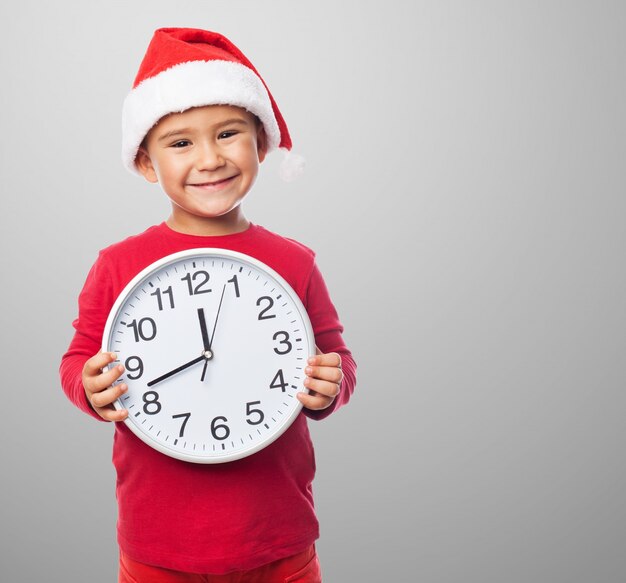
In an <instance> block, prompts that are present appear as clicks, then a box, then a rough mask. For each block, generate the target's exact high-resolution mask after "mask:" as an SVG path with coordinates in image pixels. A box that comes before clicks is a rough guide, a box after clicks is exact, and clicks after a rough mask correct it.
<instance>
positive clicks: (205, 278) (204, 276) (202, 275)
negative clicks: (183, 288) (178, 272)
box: [180, 271, 212, 296]
mask: <svg viewBox="0 0 626 583" xmlns="http://www.w3.org/2000/svg"><path fill="white" fill-rule="evenodd" d="M180 279H181V281H186V282H187V288H188V291H189V295H190V296H194V295H196V294H208V293H209V292H210V291H212V290H211V289H210V288H208V289H202V288H203V287H204V286H205V285H206V284H207V283H208V282H209V274H208V273H207V272H206V271H195V272H194V273H193V275H192V274H191V273H188V274H187V275H185V277H181V278H180ZM196 279H200V281H199V282H198V284H197V285H196V287H193V285H192V283H191V282H192V281H193V282H195V281H196Z"/></svg>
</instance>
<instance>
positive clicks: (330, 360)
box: [307, 352, 341, 368]
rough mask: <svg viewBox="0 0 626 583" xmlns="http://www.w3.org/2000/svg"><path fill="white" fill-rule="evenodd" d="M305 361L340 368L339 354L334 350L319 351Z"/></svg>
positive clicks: (314, 364) (315, 364)
mask: <svg viewBox="0 0 626 583" xmlns="http://www.w3.org/2000/svg"><path fill="white" fill-rule="evenodd" d="M307 362H308V364H310V365H313V366H332V367H335V368H341V356H340V355H339V354H337V353H336V352H329V353H328V354H321V353H319V354H318V355H317V356H311V357H310V358H309V359H308V360H307Z"/></svg>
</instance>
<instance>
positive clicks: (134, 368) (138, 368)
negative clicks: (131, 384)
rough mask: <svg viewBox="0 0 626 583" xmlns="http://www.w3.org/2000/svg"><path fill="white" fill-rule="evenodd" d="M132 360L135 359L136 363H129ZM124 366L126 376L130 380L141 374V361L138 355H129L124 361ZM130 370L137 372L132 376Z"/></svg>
mask: <svg viewBox="0 0 626 583" xmlns="http://www.w3.org/2000/svg"><path fill="white" fill-rule="evenodd" d="M132 361H136V362H137V365H136V366H133V365H132V364H131V362H132ZM124 367H125V368H126V370H127V371H128V375H127V376H128V378H129V379H130V380H132V381H134V380H137V379H138V378H140V377H141V375H142V374H143V361H142V360H141V358H139V357H138V356H129V357H128V358H127V359H126V362H125V363H124ZM131 372H136V373H137V374H136V375H135V376H133V375H132V374H130V373H131Z"/></svg>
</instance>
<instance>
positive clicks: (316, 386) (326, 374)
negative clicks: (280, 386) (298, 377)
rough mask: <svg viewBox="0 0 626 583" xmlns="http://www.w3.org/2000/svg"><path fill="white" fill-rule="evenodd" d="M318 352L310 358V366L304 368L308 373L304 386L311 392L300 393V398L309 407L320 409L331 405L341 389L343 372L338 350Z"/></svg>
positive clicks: (315, 409)
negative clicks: (326, 352)
mask: <svg viewBox="0 0 626 583" xmlns="http://www.w3.org/2000/svg"><path fill="white" fill-rule="evenodd" d="M317 352H318V354H317V355H316V356H312V357H311V358H309V359H308V361H307V362H308V366H307V367H306V368H305V369H304V372H305V374H306V375H307V376H306V378H305V379H304V386H305V387H306V388H307V389H309V394H308V395H307V394H306V393H298V395H297V396H298V400H299V401H300V402H301V403H302V404H303V405H304V406H305V407H306V408H307V409H312V410H314V411H320V410H322V409H326V408H328V407H330V406H331V405H332V403H333V401H334V400H335V397H336V396H337V395H338V394H339V391H340V390H341V381H342V380H343V372H342V370H341V356H339V355H338V354H337V353H336V352H329V353H328V354H321V353H320V351H319V349H318V351H317Z"/></svg>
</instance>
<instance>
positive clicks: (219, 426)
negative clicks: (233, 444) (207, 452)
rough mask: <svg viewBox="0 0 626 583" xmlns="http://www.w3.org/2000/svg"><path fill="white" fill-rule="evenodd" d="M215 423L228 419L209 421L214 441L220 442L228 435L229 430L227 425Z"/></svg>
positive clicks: (219, 418) (218, 418)
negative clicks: (219, 433)
mask: <svg viewBox="0 0 626 583" xmlns="http://www.w3.org/2000/svg"><path fill="white" fill-rule="evenodd" d="M217 421H228V419H226V417H216V418H215V419H213V421H211V435H212V436H213V437H214V438H215V439H219V440H220V441H221V440H223V439H226V438H227V437H228V436H229V435H230V429H229V428H228V425H225V424H224V423H216V422H217ZM218 430H219V431H220V432H221V435H218V434H217V432H218Z"/></svg>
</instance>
